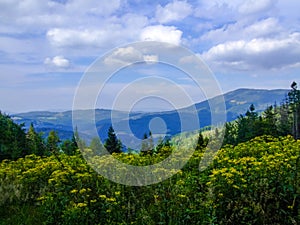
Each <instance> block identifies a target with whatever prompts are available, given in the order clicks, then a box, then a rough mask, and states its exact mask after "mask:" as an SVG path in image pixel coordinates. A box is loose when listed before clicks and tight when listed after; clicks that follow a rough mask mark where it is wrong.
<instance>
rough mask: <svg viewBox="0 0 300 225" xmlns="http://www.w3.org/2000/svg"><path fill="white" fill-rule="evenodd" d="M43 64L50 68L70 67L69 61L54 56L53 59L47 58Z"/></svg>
mask: <svg viewBox="0 0 300 225" xmlns="http://www.w3.org/2000/svg"><path fill="white" fill-rule="evenodd" d="M44 64H45V65H47V66H52V67H58V68H68V67H69V66H70V61H69V60H68V59H66V58H64V57H63V56H54V57H53V58H49V57H47V58H46V59H45V60H44Z"/></svg>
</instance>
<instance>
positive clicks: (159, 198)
mask: <svg viewBox="0 0 300 225" xmlns="http://www.w3.org/2000/svg"><path fill="white" fill-rule="evenodd" d="M89 151H91V152H93V151H92V150H88V149H87V150H86V151H84V152H83V153H84V154H88V152H89ZM170 151H172V150H171V149H170V148H169V147H167V146H164V147H162V149H161V151H160V152H158V153H156V154H154V155H152V156H151V155H143V156H141V155H139V154H124V153H118V154H116V153H113V156H114V157H115V158H116V159H118V160H120V161H122V162H124V163H126V164H131V165H139V166H141V165H149V164H155V163H157V162H160V161H162V160H163V159H164V158H165V155H166V152H170ZM299 151H300V141H295V140H294V139H292V138H291V137H285V138H272V137H269V136H264V137H259V138H255V139H253V140H251V141H249V142H245V143H242V144H239V145H237V146H236V147H232V146H226V147H225V148H223V149H221V150H220V151H219V153H218V155H217V157H216V158H215V160H214V162H213V164H212V165H211V166H210V167H209V168H207V169H206V170H204V171H202V172H200V171H199V170H198V166H199V162H200V160H201V158H202V156H203V152H202V151H201V150H199V151H198V150H197V151H195V153H194V155H193V157H192V158H191V159H190V160H189V162H188V163H187V164H186V165H185V167H184V168H182V170H179V171H177V174H175V175H174V176H173V177H171V178H169V179H167V180H165V181H163V182H160V183H158V184H154V185H150V186H144V187H131V186H124V185H120V184H116V183H113V182H111V181H109V180H107V179H106V178H104V177H102V176H101V175H99V174H97V173H96V172H95V171H94V170H92V169H91V168H90V167H89V166H88V164H87V163H86V162H85V160H84V158H83V157H81V156H80V155H74V156H69V155H66V154H58V155H56V156H55V155H51V156H48V157H39V156H35V155H30V156H26V157H25V158H20V159H18V160H16V161H8V160H4V161H2V163H0V192H1V195H0V224H297V223H299V222H300V218H299V213H300V211H299V210H300V209H299V201H300V199H299V198H300V196H299V194H300V188H299V182H300V177H299V176H300V171H299V170H300V165H299V155H300V152H299ZM167 154H168V153H167ZM91 157H92V158H91V160H93V162H94V163H95V164H96V165H102V164H107V165H108V164H109V163H110V161H108V160H107V159H106V157H105V156H102V157H99V156H94V154H91ZM26 213H27V214H26ZM25 214H26V217H25Z"/></svg>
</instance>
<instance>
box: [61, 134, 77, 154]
mask: <svg viewBox="0 0 300 225" xmlns="http://www.w3.org/2000/svg"><path fill="white" fill-rule="evenodd" d="M74 140H75V139H74V136H73V138H72V139H71V140H69V139H67V140H64V141H63V143H62V144H61V146H60V147H61V150H62V151H63V152H64V153H65V154H67V155H75V154H76V151H77V149H78V147H77V144H76V142H74Z"/></svg>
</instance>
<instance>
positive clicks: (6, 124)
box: [0, 111, 28, 160]
mask: <svg viewBox="0 0 300 225" xmlns="http://www.w3.org/2000/svg"><path fill="white" fill-rule="evenodd" d="M26 154H28V152H27V151H26V133H25V130H24V124H21V125H18V124H16V123H15V122H14V121H13V120H12V119H11V118H10V116H8V115H5V114H2V113H1V111H0V160H1V159H5V158H11V159H16V158H19V157H23V156H25V155H26Z"/></svg>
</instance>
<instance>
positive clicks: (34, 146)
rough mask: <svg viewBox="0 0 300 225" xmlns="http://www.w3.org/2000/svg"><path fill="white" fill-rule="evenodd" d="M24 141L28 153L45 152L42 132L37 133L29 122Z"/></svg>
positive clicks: (40, 154)
mask: <svg viewBox="0 0 300 225" xmlns="http://www.w3.org/2000/svg"><path fill="white" fill-rule="evenodd" d="M26 141H27V148H28V153H29V154H35V155H39V156H42V155H45V154H46V147H45V144H44V141H43V137H42V134H41V133H40V134H38V133H37V132H36V131H35V129H34V126H33V124H32V123H31V124H30V127H29V129H28V132H27V134H26Z"/></svg>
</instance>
